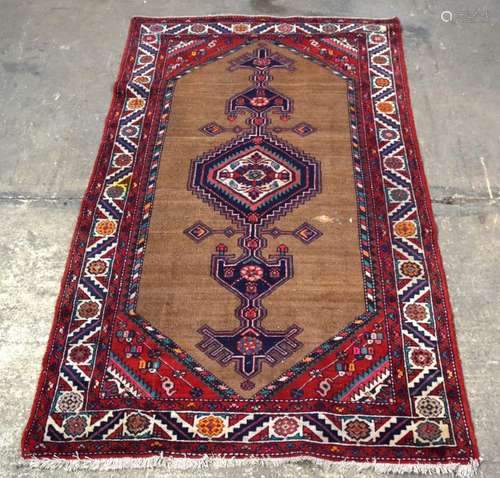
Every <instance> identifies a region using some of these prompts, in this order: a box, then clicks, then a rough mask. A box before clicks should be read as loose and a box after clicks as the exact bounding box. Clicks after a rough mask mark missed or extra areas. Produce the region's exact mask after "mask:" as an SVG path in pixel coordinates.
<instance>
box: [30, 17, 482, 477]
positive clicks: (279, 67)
mask: <svg viewBox="0 0 500 478" xmlns="http://www.w3.org/2000/svg"><path fill="white" fill-rule="evenodd" d="M436 236H437V232H436V225H435V222H434V218H433V215H432V210H431V204H430V197H429V190H428V187H427V183H426V180H425V175H424V171H423V169H422V160H421V157H420V153H419V149H418V144H417V139H416V133H415V126H414V123H413V117H412V112H411V105H410V97H409V90H408V82H407V75H406V70H405V62H404V57H403V49H402V32H401V27H400V23H399V21H398V19H387V20H368V19H344V18H322V17H314V18H313V17H297V18H276V17H234V16H225V17H224V16H216V17H200V18H134V19H132V22H131V26H130V31H129V36H128V40H127V43H126V47H125V51H124V53H123V57H122V62H121V67H120V72H119V76H118V79H117V81H116V83H115V87H114V92H113V99H112V102H111V106H110V109H109V113H108V116H107V119H106V123H105V127H104V133H103V138H102V142H101V146H100V149H99V152H98V157H97V159H96V162H95V166H94V170H93V172H92V176H91V178H90V182H89V185H88V188H87V190H86V192H85V196H84V199H83V202H82V207H81V212H80V216H79V218H78V222H77V225H76V228H75V232H74V236H73V240H72V244H71V249H70V252H69V257H68V260H67V266H66V271H65V273H64V277H63V280H62V285H61V291H60V294H59V299H58V302H57V306H56V312H55V318H54V324H53V329H52V333H51V336H50V338H49V343H48V347H47V352H46V355H45V358H44V362H43V369H42V373H41V376H40V381H39V385H38V390H37V394H36V397H35V401H34V405H33V409H32V414H31V417H30V419H29V423H28V425H27V427H26V430H25V433H24V437H23V443H22V453H23V456H24V458H26V459H28V460H29V463H30V464H32V465H33V466H45V467H49V468H50V467H64V468H67V469H72V468H78V467H87V468H96V469H106V468H132V467H152V466H166V467H171V468H176V467H179V468H187V467H202V466H208V465H213V466H232V465H238V464H251V463H263V462H266V463H269V464H271V465H273V464H274V465H276V464H280V463H283V462H285V461H292V460H303V459H306V458H307V459H309V460H312V461H314V462H316V463H318V464H322V465H324V466H331V467H332V469H334V470H338V471H354V470H360V469H364V468H369V467H371V468H373V469H375V470H379V471H393V472H399V471H415V472H431V473H435V472H452V473H455V474H457V475H460V476H469V475H472V474H473V473H474V471H475V470H476V468H477V465H478V450H477V446H476V441H475V438H474V432H473V428H472V423H471V418H470V412H469V409H468V405H467V399H466V395H465V391H464V384H463V378H462V372H461V368H460V362H459V357H458V351H457V345H456V339H455V331H454V327H453V321H452V313H451V307H450V301H449V297H448V292H447V287H446V282H445V275H444V271H443V266H442V261H441V257H440V252H439V248H438V244H437V237H436Z"/></svg>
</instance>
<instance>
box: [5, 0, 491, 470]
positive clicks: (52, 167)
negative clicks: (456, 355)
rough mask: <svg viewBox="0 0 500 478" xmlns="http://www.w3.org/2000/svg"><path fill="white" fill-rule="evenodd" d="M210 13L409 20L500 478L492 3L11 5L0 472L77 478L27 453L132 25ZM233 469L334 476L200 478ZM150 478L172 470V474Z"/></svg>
mask: <svg viewBox="0 0 500 478" xmlns="http://www.w3.org/2000/svg"><path fill="white" fill-rule="evenodd" d="M396 3H397V6H393V5H394V4H396ZM477 9H480V13H481V14H482V16H480V17H477V16H476V17H475V18H473V21H467V20H470V18H467V16H464V13H466V12H467V10H468V11H469V13H470V14H471V13H474V11H475V10H477ZM443 10H449V11H451V12H452V13H454V14H455V21H453V22H449V23H445V22H443V21H442V20H441V18H440V15H441V12H442V11H443ZM214 13H249V14H270V15H336V16H366V17H390V16H396V15H397V16H399V17H400V19H401V21H402V23H403V26H404V29H405V34H404V38H405V47H406V57H407V66H408V73H409V76H410V85H411V88H412V97H413V110H414V114H415V119H416V124H417V130H418V134H419V138H420V144H421V147H422V153H423V157H424V162H425V166H426V171H427V174H428V178H429V182H430V186H431V194H432V199H433V204H434V211H435V214H436V218H437V222H438V225H439V230H440V243H441V247H442V251H443V255H444V261H445V267H446V272H447V275H448V280H449V287H450V293H451V297H452V302H453V306H454V311H455V318H456V325H457V330H458V341H459V346H460V351H461V355H462V361H463V366H464V371H465V379H466V385H467V390H468V394H469V397H470V402H471V406H472V414H473V418H474V422H475V425H476V432H477V435H478V439H479V448H480V451H481V453H482V455H483V458H484V462H483V465H482V468H481V472H480V476H482V477H499V476H500V457H499V453H498V452H499V451H500V450H499V445H498V443H499V442H500V434H499V419H498V413H497V410H496V405H497V403H498V395H499V394H500V366H499V352H500V348H499V345H498V343H499V341H500V320H499V318H498V317H499V316H500V299H499V296H500V294H499V292H500V290H499V287H498V276H497V271H498V267H499V264H500V224H499V223H500V220H499V213H500V161H499V160H498V151H499V148H498V146H499V140H500V136H499V134H500V133H499V131H500V127H499V126H500V125H499V118H500V115H499V113H498V105H499V104H500V88H499V86H498V78H499V77H500V66H499V63H498V51H499V48H500V35H499V33H498V30H497V28H498V20H499V18H500V4H499V3H498V2H494V1H493V0H492V1H488V0H482V1H471V0H469V1H462V0H460V1H452V0H450V1H433V2H431V1H421V2H417V1H416V0H415V1H399V2H391V1H376V0H372V1H370V2H364V1H350V2H348V1H341V0H339V1H336V0H326V1H311V0H309V1H305V2H292V1H290V2H286V1H278V0H276V1H273V0H233V1H232V2H229V1H224V0H211V1H210V2H208V1H191V2H190V1H180V0H162V1H161V2H158V1H152V0H140V1H139V0H137V1H135V0H43V1H33V0H12V1H9V0H0V92H1V98H2V105H3V107H2V108H1V110H0V124H1V128H0V138H1V140H0V162H1V164H0V171H1V178H0V208H1V212H0V218H1V225H2V233H1V235H0V241H1V249H0V250H1V251H2V261H3V264H4V265H3V267H2V268H0V283H1V287H0V296H1V297H0V311H1V320H0V331H1V334H0V371H1V372H0V373H1V377H2V386H1V389H0V400H1V402H0V403H1V404H2V405H1V406H2V408H1V410H2V420H3V421H2V422H1V423H0V447H1V452H0V476H1V477H13V476H16V477H45V476H53V477H59V476H61V477H62V476H65V475H67V473H66V472H42V471H33V470H30V469H27V468H26V467H25V466H23V465H22V463H21V462H20V460H19V458H18V455H19V441H20V435H21V431H22V429H23V427H24V425H25V422H26V420H27V417H28V413H29V409H30V406H31V402H32V399H33V394H34V392H35V381H36V379H37V377H38V373H39V367H40V364H41V360H42V354H43V352H44V348H45V343H46V340H47V337H48V333H49V327H50V324H51V321H52V314H53V308H54V304H55V300H56V294H57V292H58V289H59V280H60V277H61V274H62V272H63V268H64V263H65V259H66V254H67V249H68V246H69V241H70V235H71V232H72V229H73V226H74V221H75V220H76V217H77V212H78V208H79V203H80V198H81V196H82V193H83V190H84V188H85V186H86V182H87V180H88V178H89V175H90V170H91V167H92V163H93V161H94V157H95V154H96V151H97V147H98V143H99V139H100V136H101V129H102V127H103V121H104V116H105V114H106V111H107V107H108V104H109V101H110V98H111V88H112V84H113V81H114V79H115V76H116V73H117V69H118V62H119V59H120V53H121V50H122V48H123V46H124V42H125V36H126V33H127V27H128V22H129V18H130V17H131V16H133V15H151V16H168V15H207V14H214ZM445 15H447V14H445ZM469 17H470V15H469ZM136 473H137V472H134V473H132V474H133V475H135V474H136ZM235 473H238V474H239V476H241V477H242V478H243V477H251V476H252V477H255V478H262V477H274V476H281V477H293V476H303V477H312V476H315V477H321V476H334V475H333V474H332V473H331V472H330V473H322V472H321V471H318V470H317V469H315V468H313V467H310V466H301V467H299V466H288V467H279V468H278V469H275V470H269V469H266V468H258V469H238V470H230V471H228V470H226V471H214V472H206V473H204V476H206V477H226V476H231V475H233V474H235ZM72 475H73V476H91V475H92V476H102V477H114V476H127V473H123V472H121V473H120V472H103V473H100V474H99V473H94V472H82V473H74V474H72ZM130 475H131V474H128V476H130ZM141 475H142V476H143V477H144V478H146V477H153V476H154V477H159V476H168V474H167V473H164V472H161V471H154V472H151V471H149V472H144V473H141ZM172 476H173V475H172ZM175 476H178V477H188V476H190V474H189V473H185V474H183V473H175ZM350 476H351V477H354V476H355V475H350ZM356 476H358V475H356ZM359 476H364V477H374V476H375V475H374V474H367V473H362V474H360V475H359Z"/></svg>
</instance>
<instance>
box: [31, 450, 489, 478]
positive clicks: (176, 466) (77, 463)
mask: <svg viewBox="0 0 500 478" xmlns="http://www.w3.org/2000/svg"><path fill="white" fill-rule="evenodd" d="M479 462H480V460H475V459H474V460H471V461H469V463H466V464H462V463H442V464H418V463H377V462H376V461H373V462H367V463H359V462H355V461H329V460H323V459H319V458H304V457H297V458H296V457H290V458H238V459H236V458H230V457H225V456H224V455H217V456H208V455H205V456H203V457H202V458H198V459H197V458H188V457H179V458H172V457H166V456H164V455H163V453H161V454H160V455H157V456H151V457H145V458H102V459H89V458H85V457H81V456H79V455H78V453H75V455H74V457H73V459H60V458H55V459H52V458H51V459H40V458H30V459H28V460H23V461H22V462H21V463H22V465H24V466H26V465H27V466H29V467H32V468H38V469H47V470H67V471H75V470H122V469H138V468H143V469H152V468H164V469H167V470H201V469H206V468H209V467H210V468H214V469H218V468H229V467H237V466H255V465H256V466H282V465H286V464H293V463H301V464H313V465H316V466H318V467H320V468H324V469H328V470H329V471H332V472H338V473H341V474H344V473H354V472H361V471H375V472H377V473H420V474H438V475H445V474H449V475H451V476H455V477H457V478H470V477H473V476H474V475H475V474H476V472H477V470H478V468H479Z"/></svg>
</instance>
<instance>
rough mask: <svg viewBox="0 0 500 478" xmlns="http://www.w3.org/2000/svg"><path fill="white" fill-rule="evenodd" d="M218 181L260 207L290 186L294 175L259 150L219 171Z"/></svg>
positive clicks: (233, 161) (275, 159)
mask: <svg viewBox="0 0 500 478" xmlns="http://www.w3.org/2000/svg"><path fill="white" fill-rule="evenodd" d="M215 178H216V180H218V181H219V182H221V183H222V184H223V185H225V186H227V187H228V188H230V189H232V190H233V191H234V192H235V193H237V194H239V195H241V196H242V197H243V198H244V200H246V201H250V202H251V203H252V204H256V203H257V202H259V201H261V200H263V199H264V198H266V197H268V196H270V195H272V194H275V193H276V192H277V191H278V190H280V189H282V188H284V187H285V186H286V185H288V184H290V182H292V181H293V178H294V173H293V172H292V171H291V170H290V169H289V168H287V166H286V165H285V164H283V163H281V162H279V160H278V159H277V158H273V157H271V156H270V155H268V153H267V152H266V151H264V149H261V148H260V147H257V148H256V149H255V150H254V151H252V152H250V153H247V154H245V155H244V156H242V157H240V158H237V159H234V160H232V161H231V162H230V163H229V164H228V165H226V166H224V167H222V168H220V169H218V170H217V171H216V174H215Z"/></svg>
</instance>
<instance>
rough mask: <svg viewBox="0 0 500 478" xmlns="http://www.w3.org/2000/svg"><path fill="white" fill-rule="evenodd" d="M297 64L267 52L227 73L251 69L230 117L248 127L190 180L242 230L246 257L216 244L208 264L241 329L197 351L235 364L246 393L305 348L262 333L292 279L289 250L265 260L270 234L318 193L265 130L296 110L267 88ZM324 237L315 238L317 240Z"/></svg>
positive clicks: (243, 59)
mask: <svg viewBox="0 0 500 478" xmlns="http://www.w3.org/2000/svg"><path fill="white" fill-rule="evenodd" d="M293 63H294V62H293V61H292V60H290V59H288V58H286V57H284V56H282V55H281V54H279V53H277V52H272V51H271V50H270V49H269V48H267V47H266V46H259V47H258V48H257V49H256V50H254V51H253V53H247V54H245V55H243V56H240V57H238V58H236V59H235V60H233V61H232V62H231V64H230V67H229V70H230V71H233V70H235V69H237V68H248V69H251V70H252V75H251V76H250V80H251V81H252V83H253V85H252V86H251V87H250V88H247V89H246V90H244V91H243V92H241V93H237V94H236V95H235V96H233V97H232V98H230V99H229V100H228V101H227V103H226V115H227V117H228V119H229V120H234V119H235V118H236V117H237V116H238V114H241V113H246V114H248V115H249V117H248V118H247V120H246V122H247V124H248V126H249V128H246V130H245V131H244V132H242V133H240V134H239V135H237V136H235V137H234V138H232V139H231V140H230V141H228V142H226V143H223V144H221V145H219V146H218V147H216V148H215V149H213V150H212V151H209V152H206V153H204V154H202V155H201V156H199V157H198V158H196V159H195V160H193V161H192V163H191V170H190V175H189V188H190V189H191V190H192V191H193V192H194V193H195V194H196V195H198V197H199V198H200V199H202V200H203V201H205V202H208V203H209V204H211V205H212V206H213V207H214V208H215V209H217V210H218V211H220V212H221V213H222V214H224V215H225V216H226V217H227V218H228V219H230V220H232V221H233V222H235V223H236V224H238V226H239V227H240V228H241V229H240V232H241V233H242V237H241V239H240V240H239V241H238V244H239V246H240V247H241V249H242V252H241V255H240V256H239V257H235V256H234V255H230V254H228V247H227V246H226V245H225V244H224V243H219V244H218V245H217V248H216V253H215V254H214V255H213V256H212V261H211V274H212V277H213V278H214V279H215V280H216V281H217V282H219V283H220V284H221V285H222V286H223V287H225V288H226V289H227V290H229V291H230V292H231V293H233V294H235V295H236V296H237V297H239V299H240V302H241V303H240V306H239V307H238V308H237V309H236V311H235V315H236V318H237V319H238V321H239V326H237V327H235V328H233V329H231V330H227V331H216V330H213V329H212V328H211V327H210V326H209V325H204V326H203V327H201V328H200V330H199V332H200V333H201V335H202V336H203V339H202V341H201V342H200V343H199V344H198V346H199V347H200V348H201V350H203V351H204V352H205V353H206V354H207V355H208V356H209V357H211V358H213V359H214V360H217V361H218V362H219V363H221V364H222V365H227V364H228V363H229V362H234V363H235V368H236V371H237V372H238V373H240V374H241V375H242V376H243V377H245V381H244V382H243V383H242V384H241V386H242V387H243V388H245V389H251V388H253V386H254V384H253V382H251V380H250V378H251V377H252V376H255V375H256V374H258V373H260V371H261V369H262V363H263V362H267V363H268V364H269V365H275V364H276V363H278V362H279V361H281V360H283V359H284V358H286V357H288V356H289V355H291V354H293V353H294V352H295V351H296V350H297V349H298V348H299V347H300V346H301V345H302V344H301V343H300V342H299V341H298V340H297V339H296V336H297V335H298V334H299V333H300V332H301V330H302V329H301V328H300V327H298V326H296V325H290V326H289V327H288V329H287V330H284V331H272V330H269V329H267V328H264V327H263V326H262V321H263V320H264V318H266V316H267V310H266V309H265V307H264V306H263V304H262V300H263V299H264V298H265V297H266V296H267V295H269V294H271V293H272V292H273V290H275V289H276V288H278V287H280V286H282V285H283V284H284V283H285V282H287V281H288V280H290V279H291V278H292V277H293V257H292V256H291V255H290V254H289V249H288V246H287V245H285V244H280V245H279V246H278V249H277V251H276V254H274V255H269V256H268V257H264V255H263V249H264V247H265V246H266V244H267V243H266V240H265V239H264V237H263V233H264V230H265V227H266V226H267V225H268V224H270V223H272V222H274V221H276V220H278V219H279V218H280V217H282V216H283V215H285V214H287V213H289V212H291V211H292V210H293V209H294V208H296V207H298V206H299V205H301V204H303V203H304V202H306V201H308V200H309V199H311V198H312V197H314V196H315V195H316V194H318V193H319V192H320V183H321V181H320V177H321V174H320V166H319V164H318V163H317V162H316V161H315V160H314V158H312V157H311V156H310V155H308V154H307V153H305V152H303V151H300V150H299V149H297V148H296V147H295V146H293V145H292V144H290V143H288V142H287V141H285V140H284V139H282V138H280V137H279V136H277V135H275V134H272V133H270V132H269V131H268V125H269V123H270V118H269V117H268V114H269V113H277V114H279V117H280V118H281V119H282V120H288V118H289V117H290V115H291V114H292V110H293V102H292V99H291V98H289V97H287V96H286V95H284V94H283V93H280V92H278V91H275V90H273V89H271V88H270V87H269V85H268V84H269V82H270V81H271V80H272V76H271V70H272V69H274V68H284V69H287V70H289V71H293V69H294V66H293ZM196 226H197V227H198V228H199V227H200V224H197V225H196ZM195 230H196V227H194V226H192V227H191V228H188V229H187V230H186V231H185V232H186V233H187V234H190V237H191V238H193V231H195ZM205 230H206V231H207V234H209V233H210V234H211V233H214V231H212V230H210V229H205ZM205 235H206V234H203V235H197V236H196V237H194V238H195V240H203V238H204V237H205ZM320 236H321V233H320V232H319V231H317V234H316V235H315V236H314V239H316V238H318V237H320ZM308 243H309V242H306V244H308Z"/></svg>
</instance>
